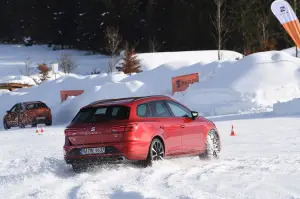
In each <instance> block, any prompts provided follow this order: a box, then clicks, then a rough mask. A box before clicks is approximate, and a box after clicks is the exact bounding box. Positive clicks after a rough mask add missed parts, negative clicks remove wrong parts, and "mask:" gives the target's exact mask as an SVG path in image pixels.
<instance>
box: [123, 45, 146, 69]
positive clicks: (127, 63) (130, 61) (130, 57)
mask: <svg viewBox="0 0 300 199" xmlns="http://www.w3.org/2000/svg"><path fill="white" fill-rule="evenodd" d="M133 52H134V51H133V50H132V49H131V50H128V48H127V49H126V50H125V56H124V57H123V63H122V66H121V68H122V71H123V72H124V73H125V74H129V75H131V74H132V73H139V72H142V70H141V65H140V60H139V59H138V58H137V55H136V54H134V53H133Z"/></svg>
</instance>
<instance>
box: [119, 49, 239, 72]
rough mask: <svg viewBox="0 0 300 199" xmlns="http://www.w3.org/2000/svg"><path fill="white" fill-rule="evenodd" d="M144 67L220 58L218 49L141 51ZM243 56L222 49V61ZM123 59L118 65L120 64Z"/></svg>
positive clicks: (179, 66)
mask: <svg viewBox="0 0 300 199" xmlns="http://www.w3.org/2000/svg"><path fill="white" fill-rule="evenodd" d="M137 57H138V59H139V60H141V65H142V69H143V70H144V71H145V70H152V69H154V68H157V67H159V66H161V65H172V66H173V67H177V68H181V67H185V66H190V65H193V64H197V63H201V64H208V63H211V62H214V61H216V60H218V51H216V50H199V51H179V52H159V53H139V54H137ZM241 58H243V55H242V54H240V53H237V52H233V51H228V50H222V51H221V60H222V61H234V60H238V59H241ZM121 63H122V60H120V62H119V63H118V64H117V65H120V64H121Z"/></svg>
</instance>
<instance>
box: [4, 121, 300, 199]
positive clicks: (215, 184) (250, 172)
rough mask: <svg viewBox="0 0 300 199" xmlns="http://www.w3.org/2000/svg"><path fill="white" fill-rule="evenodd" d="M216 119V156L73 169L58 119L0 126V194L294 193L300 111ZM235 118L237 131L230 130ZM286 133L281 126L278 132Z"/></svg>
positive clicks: (298, 193)
mask: <svg viewBox="0 0 300 199" xmlns="http://www.w3.org/2000/svg"><path fill="white" fill-rule="evenodd" d="M218 120H221V121H219V122H216V125H217V127H218V128H219V130H220V134H221V139H222V146H223V150H222V152H221V159H220V160H217V161H208V162H207V161H203V162H201V161H200V160H199V159H198V158H197V157H193V158H180V159H173V160H167V161H164V162H161V164H155V165H153V167H151V168H146V169H141V168H135V167H133V166H130V165H116V166H108V167H102V168H101V167H98V168H93V169H92V170H91V171H89V172H86V173H82V174H74V173H73V172H72V170H71V168H70V166H67V165H66V164H65V163H64V160H63V150H62V146H63V143H64V137H63V129H64V128H63V127H52V128H46V129H45V130H46V132H45V133H44V134H43V135H36V134H35V132H34V131H35V129H33V128H30V129H23V130H10V131H0V146H1V149H2V150H1V151H0V159H1V164H0V198H6V199H19V198H24V199H27V198H30V199H34V198H37V199H44V198H60V199H64V198H69V199H71V198H72V199H73V198H74V199H75V198H78V199H79V198H80V199H83V198H84V199H85V198H102V199H106V198H110V199H111V198H114V199H117V198H123V199H142V198H162V199H169V198H191V199H199V198H205V199H215V198H224V199H225V198H226V199H228V198H231V199H235V198H236V199H240V198H249V199H256V198H257V199H258V198H276V199H286V198H299V197H300V187H299V183H300V157H299V145H298V143H299V141H300V135H299V131H300V127H299V125H298V123H299V118H269V119H246V120H236V121H222V120H225V118H223V119H222V118H218ZM232 124H234V126H235V131H236V134H237V136H236V137H230V136H229V134H230V128H231V125H232ZM287 131H288V132H289V133H284V132H287Z"/></svg>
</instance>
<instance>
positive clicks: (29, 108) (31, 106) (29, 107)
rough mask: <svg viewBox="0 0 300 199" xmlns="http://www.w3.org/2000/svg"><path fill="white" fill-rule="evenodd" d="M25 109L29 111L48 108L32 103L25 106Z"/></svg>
mask: <svg viewBox="0 0 300 199" xmlns="http://www.w3.org/2000/svg"><path fill="white" fill-rule="evenodd" d="M25 107H26V109H27V110H31V109H39V108H48V107H47V105H46V104H44V103H33V104H26V106H25Z"/></svg>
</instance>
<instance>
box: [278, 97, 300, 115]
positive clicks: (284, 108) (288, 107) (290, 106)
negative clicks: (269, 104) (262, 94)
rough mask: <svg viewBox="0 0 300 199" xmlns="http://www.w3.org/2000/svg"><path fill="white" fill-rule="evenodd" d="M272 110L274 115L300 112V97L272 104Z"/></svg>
mask: <svg viewBox="0 0 300 199" xmlns="http://www.w3.org/2000/svg"><path fill="white" fill-rule="evenodd" d="M273 112H274V113H275V114H276V115H293V114H300V98H296V99H293V100H290V101H287V102H278V103H276V104H274V105H273Z"/></svg>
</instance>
